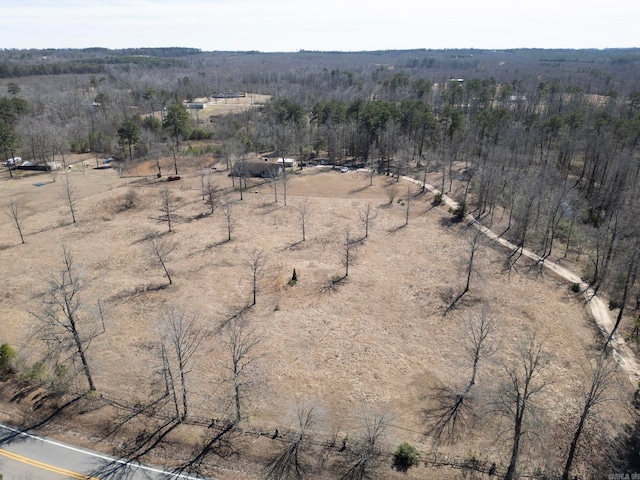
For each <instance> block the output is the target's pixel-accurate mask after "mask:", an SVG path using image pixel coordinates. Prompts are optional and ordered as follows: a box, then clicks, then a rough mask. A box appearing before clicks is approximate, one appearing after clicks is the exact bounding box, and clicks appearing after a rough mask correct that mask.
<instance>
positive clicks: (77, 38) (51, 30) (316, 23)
mask: <svg viewBox="0 0 640 480" xmlns="http://www.w3.org/2000/svg"><path fill="white" fill-rule="evenodd" d="M160 46H181V47H195V48H200V49H202V50H259V51H263V52H272V51H281V52H290V51H297V50H301V49H305V50H340V51H358V50H386V49H411V48H433V49H441V48H481V49H485V48H489V49H493V48H498V49H499V48H521V47H536V48H614V47H640V2H638V1H637V0H608V1H598V2H595V1H592V0H583V1H581V2H577V1H575V0H553V1H552V0H536V1H529V2H523V1H518V0H486V1H479V0H436V1H425V0H395V1H387V2H382V1H379V0H184V1H178V0H126V1H125V0H110V1H102V0H85V1H80V0H55V1H50V0H0V48H83V47H107V48H127V47H160Z"/></svg>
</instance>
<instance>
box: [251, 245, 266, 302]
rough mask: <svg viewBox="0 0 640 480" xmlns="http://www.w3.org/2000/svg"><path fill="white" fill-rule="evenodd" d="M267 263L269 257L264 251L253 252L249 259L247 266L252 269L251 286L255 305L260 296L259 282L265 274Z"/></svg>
mask: <svg viewBox="0 0 640 480" xmlns="http://www.w3.org/2000/svg"><path fill="white" fill-rule="evenodd" d="M266 263H267V257H266V255H265V253H264V252H263V251H262V250H253V251H252V252H251V253H250V254H249V258H248V259H247V265H248V266H249V268H250V269H251V285H252V287H253V303H252V304H251V305H252V306H253V305H255V304H256V296H257V295H258V281H259V280H260V278H261V277H262V275H263V274H264V267H265V264H266Z"/></svg>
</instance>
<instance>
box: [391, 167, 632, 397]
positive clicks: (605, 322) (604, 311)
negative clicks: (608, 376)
mask: <svg viewBox="0 0 640 480" xmlns="http://www.w3.org/2000/svg"><path fill="white" fill-rule="evenodd" d="M404 179H405V180H407V181H410V182H414V183H415V184H417V185H420V187H422V185H423V183H422V182H420V181H418V180H415V179H413V178H410V177H404ZM425 187H426V188H427V189H428V190H430V191H432V192H434V193H435V192H439V190H438V189H437V188H436V187H434V186H433V185H429V184H428V183H427V184H425ZM443 201H444V202H445V204H446V205H447V206H448V207H451V208H456V207H457V206H458V203H457V202H456V201H455V200H453V199H451V198H449V197H447V196H446V195H443ZM466 220H467V221H468V222H469V223H470V224H472V225H473V226H475V227H476V228H477V229H479V230H480V231H482V232H483V233H484V234H485V235H486V236H487V237H489V238H490V239H492V240H494V241H495V242H498V243H499V244H500V245H503V246H504V247H506V248H508V249H511V250H515V249H516V248H517V247H516V245H514V244H513V243H511V242H509V241H508V240H505V239H504V238H502V237H500V236H499V235H498V234H496V233H495V232H493V231H492V230H489V229H488V228H486V227H484V226H482V225H481V224H480V223H479V222H478V221H477V219H476V218H475V217H474V216H473V215H467V217H466ZM522 255H523V256H525V257H527V258H530V259H532V260H534V261H536V262H541V263H542V265H543V266H544V267H545V268H546V269H548V270H550V271H552V272H553V273H554V274H556V275H557V276H558V277H560V278H564V279H565V280H567V281H568V282H570V283H578V284H580V290H581V291H582V292H583V296H584V298H585V301H586V302H587V304H588V305H589V309H590V310H591V316H592V317H593V320H594V321H595V323H596V325H597V327H598V329H599V330H600V333H601V334H602V335H603V336H604V337H605V338H608V337H609V335H610V334H611V331H612V330H613V327H614V321H613V319H612V318H611V315H610V314H609V308H608V307H607V305H606V304H605V302H604V301H603V300H602V299H601V298H600V297H598V296H597V295H595V293H594V291H593V290H592V289H590V288H589V285H588V284H587V283H585V282H583V281H582V279H581V278H580V276H579V275H577V274H576V273H574V272H572V271H570V270H568V269H566V268H564V267H561V266H560V265H558V264H556V263H553V262H550V261H548V260H544V259H542V258H541V257H540V256H539V255H537V254H536V253H534V252H532V251H531V250H529V249H526V248H524V249H523V250H522ZM611 345H612V348H613V358H614V359H615V360H616V362H618V364H619V365H620V367H621V368H622V369H623V370H624V371H625V372H626V373H627V374H628V375H629V380H631V383H632V384H633V385H634V386H638V385H639V383H640V365H639V364H638V361H637V359H636V356H635V354H634V352H633V351H632V350H631V348H629V346H628V345H627V344H626V342H625V341H624V339H623V338H622V337H620V335H619V334H617V333H616V335H614V337H613V339H612V340H611Z"/></svg>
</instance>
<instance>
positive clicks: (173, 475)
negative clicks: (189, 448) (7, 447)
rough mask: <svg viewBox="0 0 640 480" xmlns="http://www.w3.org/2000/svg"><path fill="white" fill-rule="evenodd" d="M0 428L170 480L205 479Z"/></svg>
mask: <svg viewBox="0 0 640 480" xmlns="http://www.w3.org/2000/svg"><path fill="white" fill-rule="evenodd" d="M0 428H4V429H5V430H9V431H10V432H13V433H16V434H18V435H22V436H24V437H28V438H31V439H34V440H39V441H41V442H43V443H48V444H49V445H54V446H56V447H60V448H66V449H67V450H71V451H73V452H77V453H81V454H83V455H87V456H89V457H94V458H98V459H100V460H105V461H108V462H112V463H119V464H121V465H126V466H128V467H133V468H139V469H141V470H146V471H148V472H153V473H159V474H162V475H167V476H169V477H171V478H182V479H184V480H203V479H205V477H192V476H190V475H186V474H184V473H175V472H170V471H167V470H163V469H161V468H154V467H147V466H145V465H141V464H139V463H133V462H130V461H127V460H119V459H117V458H113V457H110V456H108V455H103V454H100V453H97V452H92V451H90V450H85V449H82V448H78V447H74V446H72V445H66V444H64V443H60V442H56V441H55V440H51V439H49V438H43V437H41V436H39V435H34V434H31V433H27V432H25V431H22V430H18V429H16V428H13V427H9V426H7V425H4V424H2V423H0ZM210 480H215V479H210Z"/></svg>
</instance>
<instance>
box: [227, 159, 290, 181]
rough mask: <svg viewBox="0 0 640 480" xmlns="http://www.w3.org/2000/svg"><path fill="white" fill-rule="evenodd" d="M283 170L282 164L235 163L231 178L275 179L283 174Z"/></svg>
mask: <svg viewBox="0 0 640 480" xmlns="http://www.w3.org/2000/svg"><path fill="white" fill-rule="evenodd" d="M282 170H283V166H282V164H277V163H273V162H248V161H240V162H236V163H235V165H234V166H233V168H232V169H231V173H230V174H229V176H233V177H260V178H275V177H278V176H279V175H280V174H281V173H282Z"/></svg>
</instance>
